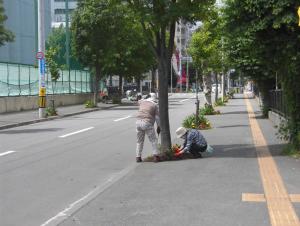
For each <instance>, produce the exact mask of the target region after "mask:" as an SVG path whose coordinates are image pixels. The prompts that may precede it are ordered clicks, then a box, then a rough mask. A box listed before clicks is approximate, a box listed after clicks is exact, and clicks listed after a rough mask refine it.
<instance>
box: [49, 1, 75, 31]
mask: <svg viewBox="0 0 300 226" xmlns="http://www.w3.org/2000/svg"><path fill="white" fill-rule="evenodd" d="M66 1H67V2H66ZM66 3H68V9H69V15H70V17H69V18H70V19H71V15H72V12H73V11H74V9H76V7H77V0H51V18H52V27H59V26H60V25H63V26H64V25H65V22H66Z"/></svg>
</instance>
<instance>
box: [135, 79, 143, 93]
mask: <svg viewBox="0 0 300 226" xmlns="http://www.w3.org/2000/svg"><path fill="white" fill-rule="evenodd" d="M136 85H137V90H138V91H139V92H140V93H141V92H142V90H141V80H140V79H136Z"/></svg>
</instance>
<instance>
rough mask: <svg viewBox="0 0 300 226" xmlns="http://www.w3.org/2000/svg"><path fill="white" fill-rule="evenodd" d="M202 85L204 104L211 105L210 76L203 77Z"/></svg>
mask: <svg viewBox="0 0 300 226" xmlns="http://www.w3.org/2000/svg"><path fill="white" fill-rule="evenodd" d="M202 77H203V85H204V90H203V92H204V95H205V96H204V97H205V103H206V104H208V105H212V103H211V74H207V75H203V76H202Z"/></svg>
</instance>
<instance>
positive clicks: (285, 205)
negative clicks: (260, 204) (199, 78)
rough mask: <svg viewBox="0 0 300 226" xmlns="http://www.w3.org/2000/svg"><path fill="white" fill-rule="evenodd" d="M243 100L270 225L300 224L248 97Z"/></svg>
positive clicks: (292, 225) (293, 225)
mask: <svg viewBox="0 0 300 226" xmlns="http://www.w3.org/2000/svg"><path fill="white" fill-rule="evenodd" d="M245 102H246V106H247V111H248V117H249V122H250V127H251V133H252V137H253V142H254V145H255V148H256V153H257V159H258V164H259V171H260V175H261V180H262V184H263V188H264V196H265V200H266V202H267V207H268V212H269V217H270V222H271V225H272V226H300V222H299V219H298V216H297V214H296V212H295V209H294V207H293V205H292V203H291V199H290V197H289V194H288V192H287V190H286V188H285V185H284V183H283V180H282V177H281V175H280V173H279V170H278V168H277V165H276V162H275V161H274V159H273V157H272V155H271V153H270V150H269V148H268V144H267V142H266V140H265V138H264V135H263V133H262V131H261V129H260V127H259V124H258V122H257V120H256V118H255V114H254V111H253V108H252V105H251V103H250V101H249V99H245Z"/></svg>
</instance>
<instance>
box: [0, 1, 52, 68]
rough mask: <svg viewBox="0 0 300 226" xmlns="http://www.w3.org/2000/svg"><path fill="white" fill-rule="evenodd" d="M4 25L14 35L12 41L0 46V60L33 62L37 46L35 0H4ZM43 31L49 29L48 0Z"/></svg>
mask: <svg viewBox="0 0 300 226" xmlns="http://www.w3.org/2000/svg"><path fill="white" fill-rule="evenodd" d="M3 6H4V9H5V15H6V16H7V20H6V21H5V23H4V26H5V27H6V28H7V29H9V30H10V31H12V32H13V33H14V35H15V40H14V41H13V42H9V43H6V44H5V45H4V46H1V47H0V62H8V63H18V64H31V65H33V64H35V63H36V59H35V55H36V52H37V47H38V27H37V26H38V24H37V23H38V22H37V20H38V14H37V12H38V10H37V0H4V1H3ZM44 15H45V25H44V26H45V33H46V37H47V35H48V34H49V33H50V31H51V11H50V1H45V12H44Z"/></svg>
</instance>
